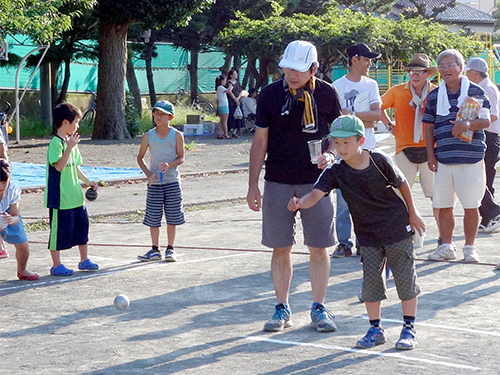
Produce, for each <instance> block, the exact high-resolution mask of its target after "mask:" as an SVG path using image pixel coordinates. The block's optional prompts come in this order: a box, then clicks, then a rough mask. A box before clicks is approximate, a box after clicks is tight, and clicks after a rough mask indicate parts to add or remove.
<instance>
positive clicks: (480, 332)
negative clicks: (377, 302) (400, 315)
mask: <svg viewBox="0 0 500 375" xmlns="http://www.w3.org/2000/svg"><path fill="white" fill-rule="evenodd" d="M356 318H362V319H365V320H369V318H368V316H366V315H358V316H356ZM381 320H382V322H389V323H397V324H403V321H402V320H397V319H381ZM415 325H416V326H422V327H432V328H439V329H446V330H453V331H461V332H467V333H474V334H476V335H486V336H495V337H500V333H498V332H490V331H481V330H479V329H470V328H463V327H453V326H443V325H439V324H432V323H423V322H419V321H417V322H415Z"/></svg>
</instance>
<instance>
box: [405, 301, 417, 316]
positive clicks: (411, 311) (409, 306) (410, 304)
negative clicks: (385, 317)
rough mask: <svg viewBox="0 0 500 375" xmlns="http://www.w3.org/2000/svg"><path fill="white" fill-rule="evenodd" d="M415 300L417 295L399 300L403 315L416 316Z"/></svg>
mask: <svg viewBox="0 0 500 375" xmlns="http://www.w3.org/2000/svg"><path fill="white" fill-rule="evenodd" d="M417 300H418V297H415V298H413V299H411V300H409V301H401V306H402V308H403V315H405V316H413V317H415V316H417Z"/></svg>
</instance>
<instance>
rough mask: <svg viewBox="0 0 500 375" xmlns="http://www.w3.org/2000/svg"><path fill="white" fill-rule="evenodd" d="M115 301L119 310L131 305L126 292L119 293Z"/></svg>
mask: <svg viewBox="0 0 500 375" xmlns="http://www.w3.org/2000/svg"><path fill="white" fill-rule="evenodd" d="M113 303H114V305H115V307H116V308H117V309H118V310H120V311H123V310H126V309H127V308H128V307H129V306H130V299H129V298H128V297H127V296H126V295H125V294H119V295H117V296H116V297H115V301H114V302H113Z"/></svg>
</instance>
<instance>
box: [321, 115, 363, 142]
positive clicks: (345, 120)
mask: <svg viewBox="0 0 500 375" xmlns="http://www.w3.org/2000/svg"><path fill="white" fill-rule="evenodd" d="M355 135H359V136H361V137H364V136H365V127H364V125H363V121H361V120H360V119H359V118H358V117H356V116H353V115H345V116H339V117H337V118H336V119H335V120H334V121H333V122H332V127H331V131H330V134H329V136H330V137H332V138H349V137H353V136H355Z"/></svg>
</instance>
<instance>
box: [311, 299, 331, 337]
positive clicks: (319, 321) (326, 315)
mask: <svg viewBox="0 0 500 375" xmlns="http://www.w3.org/2000/svg"><path fill="white" fill-rule="evenodd" d="M334 319H335V316H334V315H333V314H332V312H331V311H330V310H328V309H327V308H326V307H325V305H323V304H322V303H319V304H317V305H316V308H313V309H311V320H312V322H311V327H312V328H316V330H317V331H318V332H333V331H336V330H337V325H336V324H335V322H334V321H333V320H334Z"/></svg>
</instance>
